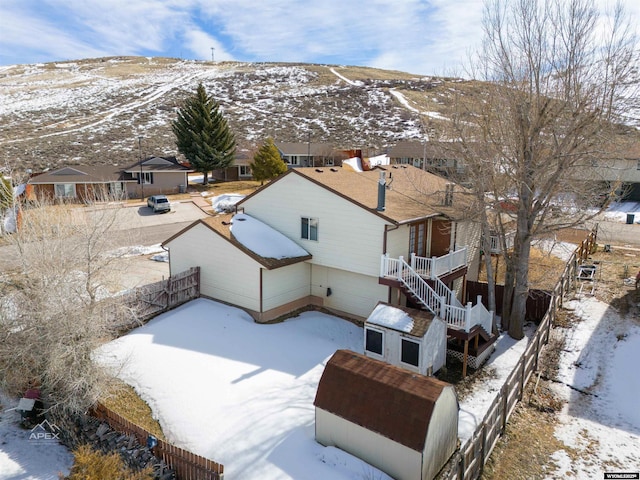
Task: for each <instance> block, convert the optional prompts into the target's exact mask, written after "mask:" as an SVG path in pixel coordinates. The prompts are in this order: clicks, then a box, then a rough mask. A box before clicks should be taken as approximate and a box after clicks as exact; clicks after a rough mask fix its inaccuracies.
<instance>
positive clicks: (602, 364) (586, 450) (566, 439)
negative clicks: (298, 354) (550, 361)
mask: <svg viewBox="0 0 640 480" xmlns="http://www.w3.org/2000/svg"><path fill="white" fill-rule="evenodd" d="M631 294H632V295H633V294H634V293H631ZM639 303H640V302H639ZM567 306H568V308H571V309H575V312H574V313H575V314H576V315H577V316H578V317H579V318H580V319H581V321H580V322H578V323H577V324H575V325H574V326H573V328H572V329H570V330H569V331H568V332H567V343H566V345H565V347H564V350H563V354H562V355H561V357H560V371H559V380H561V381H562V382H564V384H556V385H555V390H556V392H557V393H558V395H559V396H560V397H561V398H562V399H563V400H565V401H566V402H567V403H566V404H565V406H564V408H563V410H562V411H561V413H560V415H559V424H558V426H557V428H556V432H555V435H556V437H557V438H558V439H559V440H560V441H562V442H563V443H564V444H565V445H566V446H567V447H570V448H573V449H575V451H576V453H577V455H573V456H571V457H570V456H569V455H568V453H567V452H566V451H565V450H559V451H557V452H556V453H555V454H554V455H553V460H554V462H555V463H556V464H557V466H558V468H557V470H556V471H555V472H554V473H553V474H552V475H551V476H550V477H549V478H566V477H569V476H571V478H594V479H596V478H597V479H600V478H603V476H604V473H605V472H638V471H639V470H640V408H638V399H640V374H638V364H639V363H640V318H638V316H637V312H638V309H636V314H635V315H627V316H626V317H625V316H621V315H620V314H619V313H618V312H617V311H616V310H615V309H614V308H612V307H611V306H609V305H607V304H606V303H603V302H601V301H599V300H597V299H596V298H593V297H587V298H583V299H581V300H580V301H578V300H573V301H571V302H569V304H568V305H567ZM638 306H640V305H638ZM569 385H570V386H572V387H574V388H570V387H569ZM576 389H579V390H580V391H578V390H576ZM583 392H586V393H583Z"/></svg>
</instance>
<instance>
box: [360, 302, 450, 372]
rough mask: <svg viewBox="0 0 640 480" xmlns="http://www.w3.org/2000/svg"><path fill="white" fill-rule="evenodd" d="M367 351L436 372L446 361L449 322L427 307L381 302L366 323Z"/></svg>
mask: <svg viewBox="0 0 640 480" xmlns="http://www.w3.org/2000/svg"><path fill="white" fill-rule="evenodd" d="M364 353H365V355H366V356H367V357H371V358H375V359H376V360H382V361H385V362H387V363H390V364H391V365H396V366H398V367H402V368H406V369H407V370H410V371H412V372H417V373H420V374H422V375H432V374H434V373H435V372H437V371H438V370H439V369H440V368H441V367H442V366H444V365H445V363H446V358H447V325H446V324H445V323H444V322H443V321H442V320H441V319H440V318H438V317H434V315H433V314H431V313H430V312H428V311H426V310H417V309H413V308H407V307H401V306H399V305H389V304H387V303H383V302H379V303H378V305H376V308H374V309H373V312H371V315H369V318H367V321H366V322H365V325H364Z"/></svg>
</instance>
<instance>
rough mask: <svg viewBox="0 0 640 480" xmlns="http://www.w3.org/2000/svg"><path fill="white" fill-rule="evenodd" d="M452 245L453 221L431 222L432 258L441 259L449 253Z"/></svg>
mask: <svg viewBox="0 0 640 480" xmlns="http://www.w3.org/2000/svg"><path fill="white" fill-rule="evenodd" d="M450 245H451V221H450V220H432V221H431V252H430V255H429V256H430V257H441V256H442V255H446V254H447V253H449V246H450Z"/></svg>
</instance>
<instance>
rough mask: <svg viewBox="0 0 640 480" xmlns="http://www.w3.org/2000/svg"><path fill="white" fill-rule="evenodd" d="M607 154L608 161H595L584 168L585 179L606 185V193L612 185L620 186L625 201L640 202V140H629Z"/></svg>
mask: <svg viewBox="0 0 640 480" xmlns="http://www.w3.org/2000/svg"><path fill="white" fill-rule="evenodd" d="M619 143H620V144H621V145H618V146H617V147H614V148H612V149H611V151H609V152H607V156H608V157H609V158H608V159H606V160H605V159H603V160H598V161H593V163H592V165H590V166H588V167H583V169H584V172H583V173H582V174H581V176H582V177H583V178H586V179H588V180H592V181H596V182H601V183H603V184H605V189H604V191H608V190H609V188H610V187H611V186H612V185H618V186H619V189H618V191H619V193H620V194H621V195H622V196H623V199H624V200H629V201H636V202H638V201H640V140H639V139H637V138H635V137H634V138H629V139H626V141H624V143H623V142H622V141H620V142H619Z"/></svg>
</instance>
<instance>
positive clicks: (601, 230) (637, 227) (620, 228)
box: [589, 220, 640, 247]
mask: <svg viewBox="0 0 640 480" xmlns="http://www.w3.org/2000/svg"><path fill="white" fill-rule="evenodd" d="M594 223H597V224H598V244H600V245H603V244H606V243H609V244H612V245H623V246H624V245H628V246H632V247H640V224H637V223H634V224H626V223H624V222H612V221H607V220H598V221H597V222H592V223H591V224H590V225H589V228H592V227H593V225H594Z"/></svg>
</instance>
